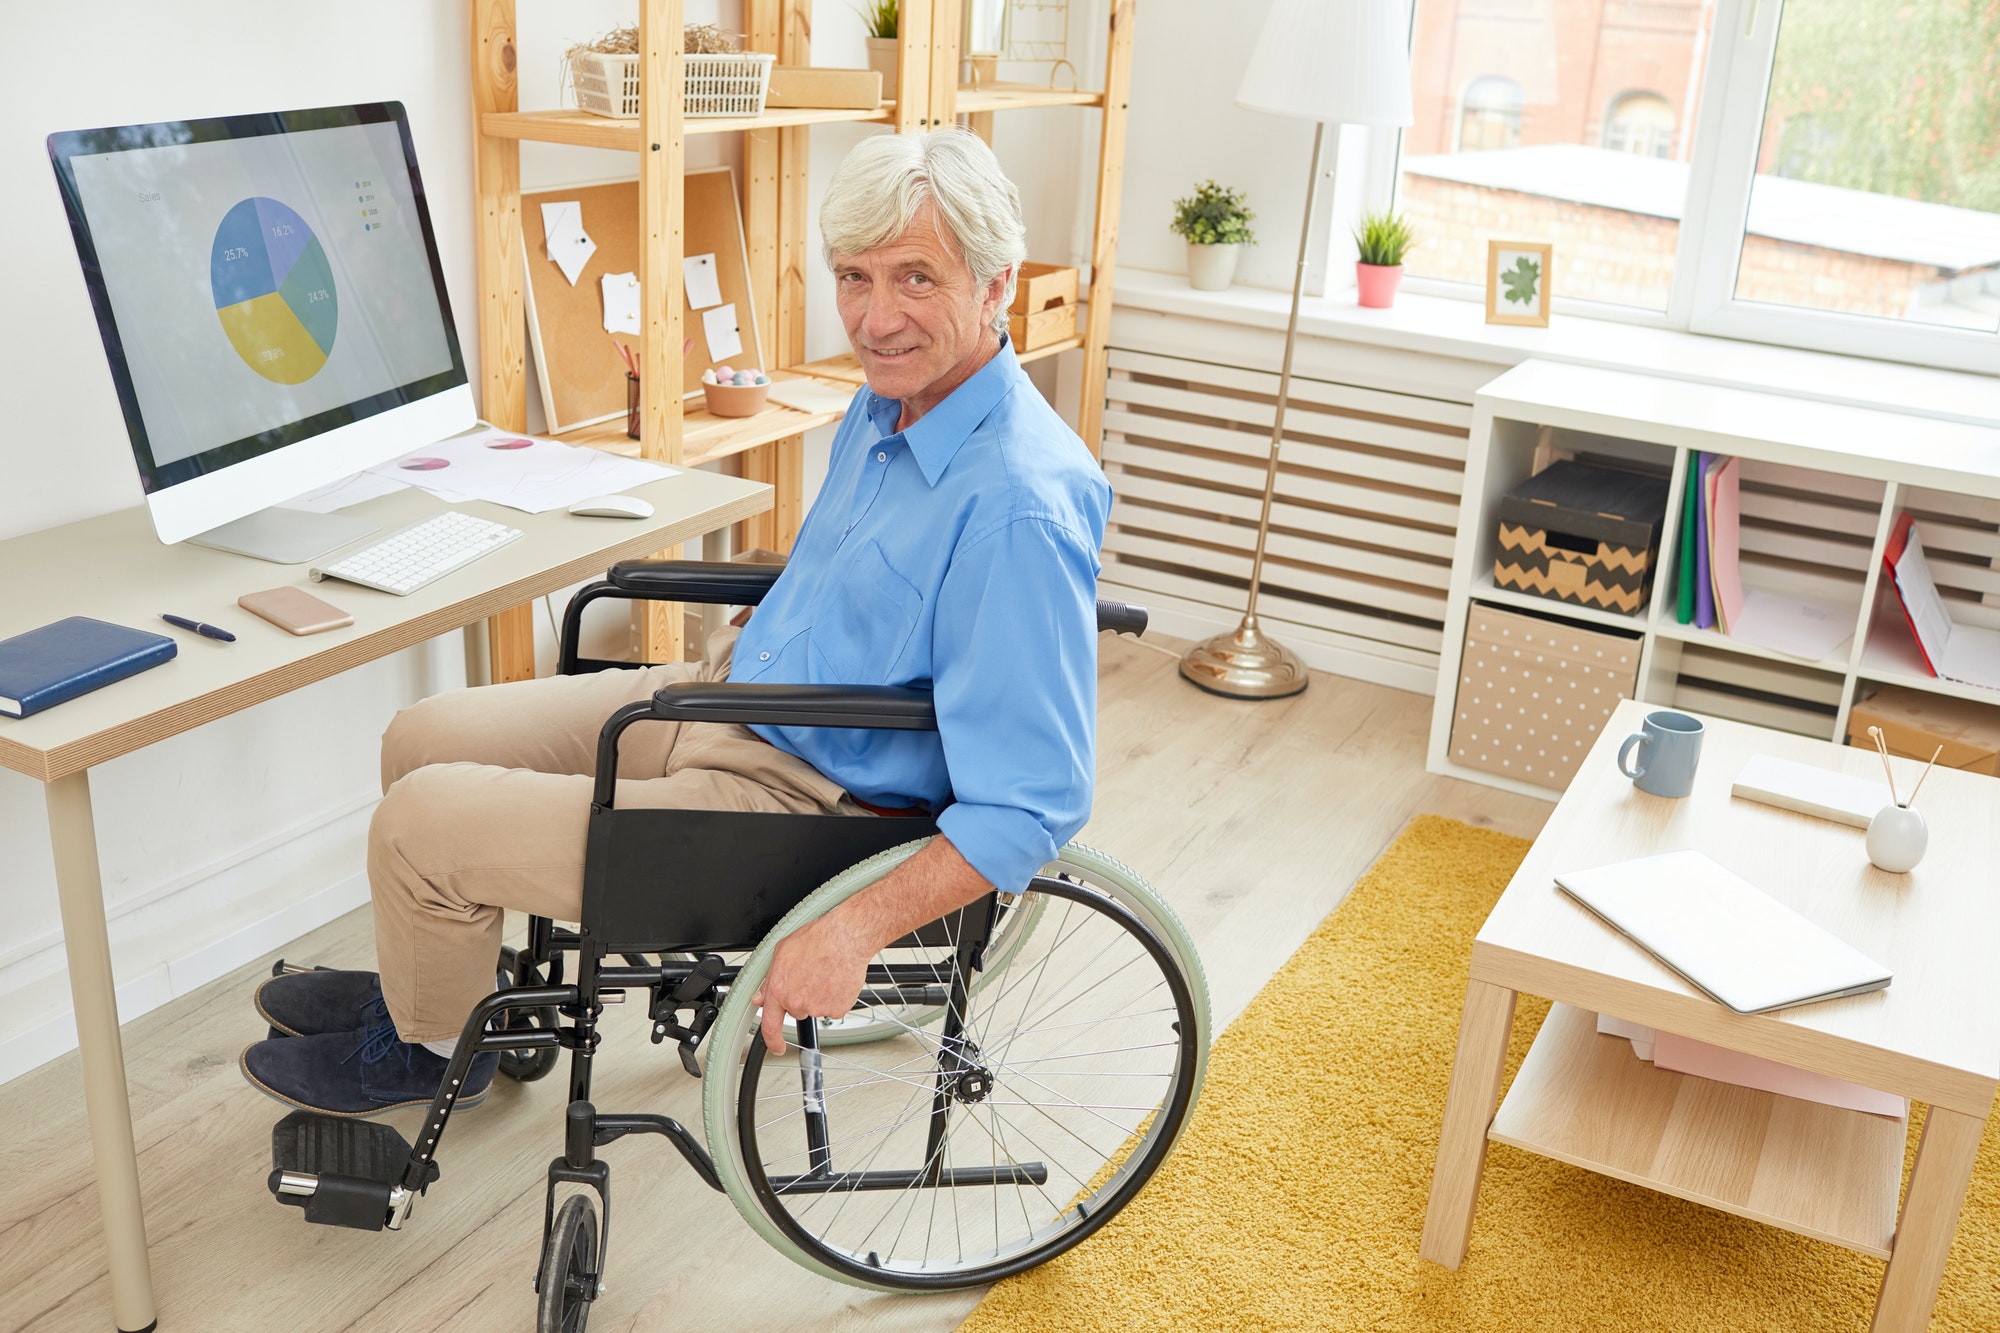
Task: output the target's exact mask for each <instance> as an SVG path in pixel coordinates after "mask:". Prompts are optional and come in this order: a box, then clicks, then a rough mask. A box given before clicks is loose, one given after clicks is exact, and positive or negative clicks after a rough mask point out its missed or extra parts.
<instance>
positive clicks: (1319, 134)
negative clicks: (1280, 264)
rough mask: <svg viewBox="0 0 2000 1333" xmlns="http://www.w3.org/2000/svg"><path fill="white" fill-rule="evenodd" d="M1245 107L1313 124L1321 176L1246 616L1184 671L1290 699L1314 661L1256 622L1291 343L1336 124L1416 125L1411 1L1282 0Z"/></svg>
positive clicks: (1220, 686) (1256, 58) (1222, 686)
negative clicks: (1327, 146) (1304, 658)
mask: <svg viewBox="0 0 2000 1333" xmlns="http://www.w3.org/2000/svg"><path fill="white" fill-rule="evenodd" d="M1236 105H1238V106H1240V107H1243V108H1245V109H1247V110H1250V111H1268V112H1270V113H1271V114H1272V115H1277V116H1296V117H1299V118H1301V119H1305V120H1310V121H1312V122H1313V148H1312V174H1311V175H1310V176H1308V177H1307V178H1306V208H1305V222H1304V225H1302V226H1301V227H1300V228H1299V267H1298V272H1297V273H1296V274H1295V275H1294V276H1293V278H1292V317H1291V320H1290V322H1289V323H1287V324H1286V325H1285V365H1284V370H1283V371H1282V372H1281V373H1280V374H1279V376H1278V406H1277V411H1276V413H1275V417H1274V419H1273V421H1272V423H1271V459H1270V463H1269V465H1268V467H1267V468H1266V470H1265V473H1264V509H1263V513H1262V514H1261V516H1260V517H1259V518H1258V520H1257V554H1256V556H1255V557H1254V558H1253V559H1252V560H1251V562H1250V604H1249V605H1248V607H1246V608H1245V609H1244V612H1243V620H1242V623H1240V624H1238V625H1237V627H1236V628H1235V629H1234V630H1232V631H1230V632H1229V633H1227V634H1218V635H1216V636H1215V637H1214V638H1212V639H1205V640H1203V641H1202V642H1200V643H1198V644H1196V645H1195V646H1194V647H1192V648H1190V649H1188V651H1187V655H1186V656H1185V657H1183V658H1181V674H1182V675H1183V676H1185V677H1187V678H1188V679H1189V680H1191V681H1193V682H1194V683H1195V684H1196V685H1199V686H1201V688H1203V689H1204V690H1208V691H1211V692H1212V693H1215V694H1226V695H1229V696H1231V697H1233V698H1238V699H1282V698H1284V697H1285V696H1286V695H1291V694H1297V693H1298V692H1299V691H1300V690H1303V689H1304V688H1305V687H1306V668H1305V663H1303V662H1301V661H1300V660H1299V656H1298V654H1297V653H1295V652H1293V651H1292V650H1291V649H1289V648H1287V647H1285V646H1284V645H1283V644H1281V643H1278V642H1277V641H1276V640H1274V639H1272V638H1270V637H1269V636H1268V635H1266V634H1265V633H1264V631H1263V628H1262V627H1261V626H1260V625H1259V624H1258V623H1257V588H1258V585H1259V584H1260V583H1261V582H1262V581H1263V577H1264V545H1265V542H1266V541H1267V540H1268V539H1269V537H1270V533H1271V496H1272V494H1273V493H1274V492H1275V491H1276V490H1277V485H1278V447H1279V445H1280V444H1281V443H1282V441H1283V440H1284V437H1285V401H1286V399H1287V398H1288V397H1289V396H1290V394H1291V388H1292V345H1293V343H1294V342H1296V341H1297V339H1298V332H1299V296H1300V294H1301V292H1302V291H1303V290H1304V287H1305V280H1306V247H1307V243H1308V241H1309V239H1310V237H1311V235H1312V218H1313V204H1314V202H1315V199H1316V196H1317V195H1318V192H1319V178H1320V162H1321V159H1322V157H1323V155H1324V150H1325V141H1326V130H1327V126H1328V125H1329V124H1331V125H1333V126H1334V127H1335V130H1334V132H1335V133H1336V134H1338V133H1339V128H1338V127H1339V126H1341V125H1382V126H1390V127H1393V126H1399V125H1408V124H1409V123H1410V119H1411V116H1410V16H1409V9H1408V7H1407V6H1406V4H1405V3H1404V0H1277V2H1276V3H1275V4H1274V5H1272V7H1271V12H1270V15H1269V16H1268V17H1267V18H1266V19H1265V20H1264V27H1263V30H1262V31H1260V32H1259V33H1258V34H1257V45H1256V48H1255V49H1254V50H1252V51H1251V53H1250V65H1249V68H1247V69H1245V70H1244V72H1243V83H1242V85H1241V86H1240V87H1239V88H1238V89H1237V90H1236Z"/></svg>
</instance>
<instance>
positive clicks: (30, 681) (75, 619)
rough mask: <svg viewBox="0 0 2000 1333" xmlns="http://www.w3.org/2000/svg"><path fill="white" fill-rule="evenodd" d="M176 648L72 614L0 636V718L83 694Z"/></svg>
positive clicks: (154, 636) (162, 658)
mask: <svg viewBox="0 0 2000 1333" xmlns="http://www.w3.org/2000/svg"><path fill="white" fill-rule="evenodd" d="M177 651H178V648H177V647H176V645H175V643H174V641H173V640H172V639H169V638H167V637H166V636H165V635H163V634H150V633H148V632H146V631H145V630H142V629H127V628H126V627H125V626H123V625H112V624H107V623H106V622H104V621H102V620H92V619H91V618H90V617H89V616H71V617H70V618H69V619H67V620H58V621H56V622H55V623H54V624H53V625H44V626H42V627H41V628H40V629H31V630H29V631H28V632H27V633H26V634H16V635H15V636H14V637H13V638H11V639H0V716H4V717H26V716H28V714H30V713H39V712H41V711H42V710H43V709H44V708H53V707H55V706H56V705H57V704H59V703H62V702H64V701H66V700H69V699H74V698H76V696H77V695H79V694H88V693H90V692H91V691H92V690H94V689H97V688H98V687H100V686H103V685H109V684H111V682H113V681H116V680H123V679H125V677H127V676H135V675H137V674H138V673H139V672H141V671H144V670H145V669H146V668H147V667H155V666H158V665H159V664H160V663H162V662H164V661H166V660H167V659H168V658H170V657H172V656H173V655H174V653H175V652H177Z"/></svg>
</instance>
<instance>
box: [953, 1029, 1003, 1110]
mask: <svg viewBox="0 0 2000 1333" xmlns="http://www.w3.org/2000/svg"><path fill="white" fill-rule="evenodd" d="M944 1061H945V1085H944V1086H945V1091H946V1092H947V1093H949V1094H950V1095H951V1097H952V1098H953V1099H954V1100H955V1101H958V1102H960V1103H961V1104H963V1105H966V1106H971V1105H973V1104H974V1103H976V1102H983V1101H985V1100H986V1098H987V1097H988V1096H989V1095H991V1094H992V1092H993V1071H992V1070H991V1069H988V1068H987V1067H986V1066H985V1065H982V1064H980V1063H979V1047H978V1045H977V1044H976V1043H974V1042H971V1041H967V1040H965V1039H964V1038H962V1037H961V1038H960V1039H959V1040H958V1041H956V1042H953V1043H952V1044H951V1045H950V1046H948V1047H947V1048H946V1050H945V1056H944Z"/></svg>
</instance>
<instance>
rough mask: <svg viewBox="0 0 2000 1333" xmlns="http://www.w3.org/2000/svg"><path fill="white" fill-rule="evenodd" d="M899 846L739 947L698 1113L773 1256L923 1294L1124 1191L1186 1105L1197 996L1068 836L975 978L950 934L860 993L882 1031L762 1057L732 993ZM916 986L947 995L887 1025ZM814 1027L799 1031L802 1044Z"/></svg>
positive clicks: (1189, 969)
mask: <svg viewBox="0 0 2000 1333" xmlns="http://www.w3.org/2000/svg"><path fill="white" fill-rule="evenodd" d="M914 850H915V845H914V844H913V845H911V846H908V847H902V848H897V849H894V850H892V851H889V852H885V853H883V854H882V855H881V856H878V857H875V858H873V859H871V860H869V861H866V862H863V863H862V864H861V865H858V866H855V867H854V868H853V869H851V870H848V871H846V872H844V873H842V874H841V875H838V876H836V877H835V878H834V879H833V880H831V881H829V882H828V883H827V884H826V885H824V886H822V887H821V888H820V889H818V890H817V891H815V892H814V893H813V894H812V895H811V896H810V897H808V898H807V899H806V900H805V901H804V902H802V903H801V904H800V905H799V906H798V907H797V908H795V909H794V910H793V911H792V912H791V913H790V914H789V915H788V916H787V917H786V918H785V920H784V921H782V922H781V923H780V924H779V925H778V927H777V929H775V930H774V931H773V932H772V933H771V935H770V936H769V937H767V938H766V939H765V940H764V941H763V942H762V943H761V944H760V945H759V946H758V948H757V949H756V951H755V952H754V953H752V954H751V955H750V957H749V959H748V960H747V961H746V962H745V964H744V966H743V971H742V973H741V974H740V975H739V977H738V978H737V982H736V984H735V986H734V987H732V989H731V991H730V995H729V998H728V1000H727V1001H726V1002H725V1003H724V1005H723V1007H722V1012H721V1014H720V1015H719V1017H718V1018H717V1021H716V1025H715V1029H714V1031H713V1032H711V1034H710V1036H709V1043H708V1046H709V1062H708V1072H707V1074H706V1076H705V1077H704V1079H703V1086H702V1093H703V1098H702V1101H703V1108H702V1109H703V1116H704V1124H705V1127H706V1130H707V1136H708V1143H709V1150H710V1152H711V1153H712V1154H713V1155H714V1158H715V1163H716V1169H717V1171H718V1173H719V1174H720V1175H721V1177H722V1181H723V1185H724V1188H725V1189H726V1190H727V1192H728V1194H729V1197H730V1199H731V1201H732V1202H733V1203H735V1205H736V1208H737V1211H738V1212H739V1213H741V1214H742V1216H743V1217H744V1219H745V1220H746V1221H747V1222H749V1223H750V1225H751V1226H752V1227H753V1228H754V1229H755V1230H756V1231H757V1232H758V1233H759V1234H760V1235H762V1236H763V1237H764V1238H765V1239H766V1240H768V1241H770V1242H771V1244H773V1245H774V1246H776V1247H777V1248H778V1249H779V1250H780V1251H782V1252H783V1253H785V1254H786V1255H788V1256H789V1257H791V1258H792V1259H794V1260H795V1261H797V1262H798V1263H800V1264H802V1265H804V1266H805V1267H807V1268H809V1269H812V1270H813V1271H815V1272H818V1273H820V1274H822V1275H824V1276H828V1277H832V1278H837V1279H839V1280H841V1281H845V1282H849V1283H853V1284H855V1285H857V1286H864V1287H874V1288H884V1289H891V1290H939V1289H945V1288H953V1287H966V1286H973V1285H978V1284H981V1283H987V1282H992V1281H995V1280H997V1279H999V1278H1002V1277H1006V1276H1008V1275H1009V1274H1012V1273H1018V1272H1020V1271H1022V1270H1024V1269H1027V1268H1031V1267H1033V1266H1034V1265H1036V1264H1039V1263H1042V1262H1044V1261H1045V1260H1047V1259H1050V1258H1053V1257H1054V1256H1056V1255H1058V1254H1061V1253H1062V1252H1063V1251H1065V1250H1067V1249H1069V1248H1070V1247H1071V1246H1073V1245H1076V1244H1077V1243H1079V1242H1080V1241H1082V1240H1084V1239H1085V1238H1086V1237H1088V1236H1089V1235H1090V1234H1091V1233H1092V1232H1094V1231H1095V1230H1096V1229H1097V1228H1098V1227H1100V1226H1102V1225H1103V1224H1104V1223H1105V1222H1106V1221H1108V1220H1109V1219H1110V1218H1111V1217H1112V1216H1113V1215H1115V1214H1116V1213H1117V1211H1118V1210H1119V1209H1120V1208H1121V1207H1123V1206H1124V1205H1125V1204H1126V1203H1127V1202H1129V1201H1130V1200H1131V1199H1132V1197H1133V1196H1134V1195H1136V1194H1137V1193H1138V1191H1139V1190H1140V1188H1141V1187H1143V1186H1144V1184H1145V1183H1146V1181H1147V1180H1148V1179H1150V1178H1151V1176H1152V1175H1153V1173H1154V1172H1155V1171H1156V1170H1157V1169H1158V1168H1159V1165H1160V1163H1161V1162H1162V1161H1163V1160H1164V1159H1165V1157H1166V1155H1167V1153H1168V1152H1169V1151H1170V1150H1171V1149H1172V1147H1173V1145H1174V1143H1175V1141H1176V1140H1177V1139H1178V1137H1179V1135H1180V1133H1181V1130H1182V1129H1183V1128H1184V1126H1185V1125H1186V1123H1187V1119H1188V1116H1189V1114H1190V1113H1191V1111H1192V1109H1193V1106H1194V1103H1195V1099H1196V1097H1197V1096H1198V1095H1199V1092H1200V1088H1201V1081H1202V1077H1203V1074H1204V1072H1205V1070H1206V1065H1207V1050H1208V1035H1209V1023H1208V994H1207V985H1206V982H1205V980H1204V978H1203V976H1202V971H1201V963H1200V960H1199V959H1198V958H1197V957H1196V955H1195V951H1194V948H1193V945H1192V943H1191V942H1190V941H1189V939H1188V936H1187V933H1186V931H1185V930H1184V929H1182V927H1181V925H1180V923H1179V922H1178V921H1177V920H1176V919H1175V918H1174V915H1173V913H1172V911H1171V910H1170V909H1169V908H1168V907H1167V906H1166V905H1165V904H1164V903H1163V902H1161V901H1160V900H1159V899H1158V897H1157V896H1156V895H1155V894H1154V893H1153V892H1152V890H1151V889H1150V888H1149V887H1148V886H1147V885H1146V884H1145V883H1144V881H1143V880H1141V879H1139V877H1138V876H1136V875H1134V874H1133V873H1132V872H1131V871H1129V870H1127V869H1126V868H1125V867H1123V866H1121V865H1119V864H1118V863H1117V862H1115V861H1112V860H1111V859H1110V858H1108V857H1104V856H1102V855H1100V854H1099V853H1096V852H1093V851H1090V850H1089V849H1087V848H1082V847H1076V846H1072V847H1069V848H1066V849H1064V852H1063V854H1062V858H1061V862H1060V863H1059V864H1060V868H1061V870H1062V873H1063V875H1064V878H1061V879H1054V878H1047V879H1038V880H1037V881H1036V882H1035V884H1034V885H1033V886H1031V887H1030V889H1029V891H1028V892H1027V893H1026V894H1023V895H1022V897H1021V899H1020V901H1019V902H1018V903H1017V904H1016V905H1017V906H1020V905H1026V906H1029V907H1031V908H1032V907H1034V906H1035V905H1036V904H1034V903H1033V902H1031V901H1030V900H1031V899H1037V898H1038V899H1040V900H1041V903H1040V913H1039V922H1038V924H1037V928H1036V929H1035V931H1034V932H1033V933H1032V935H1029V936H1026V937H1024V938H1023V939H1021V940H1020V941H1019V945H1018V947H1016V948H1015V949H1013V950H1012V951H1011V952H1010V953H1009V955H1008V956H1007V957H1006V958H1005V959H1004V960H999V959H989V960H988V964H989V965H988V966H987V967H986V969H985V973H986V974H985V976H984V977H983V978H975V977H974V976H972V975H971V974H969V973H968V972H966V971H965V970H964V964H965V960H966V959H967V957H968V955H969V953H970V950H969V948H965V949H961V948H958V947H956V946H957V945H958V944H959V943H960V941H956V940H954V941H952V942H951V943H950V944H949V945H946V946H940V947H937V948H934V949H932V950H930V951H929V954H930V959H929V963H928V965H927V967H928V970H925V969H921V968H918V967H916V966H914V965H913V964H912V962H911V961H910V958H909V955H910V954H911V953H913V952H915V951H911V950H894V951H884V954H883V955H879V956H878V957H877V958H876V959H875V960H874V962H873V963H872V964H871V966H870V980H869V983H868V984H869V990H867V991H864V993H863V999H864V1002H866V1007H870V1008H874V1009H878V1010H880V1011H881V1012H880V1013H879V1014H876V1015H874V1016H873V1019H874V1021H881V1022H885V1023H889V1024H891V1025H895V1026H897V1027H898V1031H897V1034H896V1035H895V1036H893V1037H890V1038H887V1039H885V1040H881V1041H874V1042H868V1043H866V1044H860V1045H852V1046H845V1047H840V1048H834V1049H806V1050H802V1049H800V1048H799V1047H798V1045H797V1044H796V1043H794V1044H793V1045H791V1046H789V1047H788V1048H787V1050H786V1052H785V1054H784V1055H783V1056H768V1055H767V1054H766V1053H765V1051H764V1047H763V1043H762V1040H761V1038H760V1037H759V1035H758V1031H757V1028H758V1011H757V1009H756V1008H755V1007H754V1006H753V1005H752V1004H751V1002H750V1001H751V998H752V996H753V995H754V994H755V992H756V990H757V987H758V986H759V985H760V984H761V983H762V981H763V978H764V976H765V975H766V973H767V972H768V970H769V967H770V960H771V954H772V951H773V949H775V948H776V946H777V942H778V941H779V940H780V939H782V938H783V937H784V936H786V935H788V934H790V933H791V932H793V931H795V930H797V929H799V928H800V927H802V926H804V925H805V924H806V923H807V922H809V921H811V920H813V919H815V918H816V917H818V916H820V915H823V914H824V913H825V912H827V911H828V910H830V909H831V908H832V907H834V906H835V905H836V904H838V903H840V902H842V901H844V900H845V899H846V898H848V897H850V896H852V895H853V894H855V893H858V892H860V891H861V890H862V889H865V888H867V887H868V886H869V885H870V884H873V883H875V882H876V881H877V880H879V879H881V878H882V876H883V875H885V874H887V873H888V872H889V871H890V870H893V869H894V868H895V867H896V866H897V865H900V864H901V863H902V861H903V860H905V859H907V858H908V856H909V855H911V854H912V853H913V852H914ZM892 955H893V956H892ZM980 979H983V981H984V983H985V984H983V985H975V984H974V982H975V980H980ZM917 985H929V986H932V987H936V986H942V987H943V988H944V989H945V990H946V991H947V993H948V995H949V999H948V1000H947V1002H946V1003H945V1004H944V1005H943V1006H942V1012H941V1016H940V1018H939V1020H938V1022H937V1023H936V1024H935V1025H933V1026H931V1027H918V1026H914V1025H908V1024H901V1023H899V1019H900V1016H901V1013H902V1012H903V1006H899V1005H897V1004H895V1003H893V1002H892V1001H893V1000H894V998H895V997H894V991H895V990H896V988H897V987H898V986H911V987H914V986H917ZM871 996H872V997H873V998H871ZM801 1026H805V1025H801ZM817 1027H818V1024H812V1025H810V1027H809V1028H808V1029H807V1031H804V1032H801V1033H800V1034H799V1035H800V1036H801V1037H810V1038H812V1039H813V1041H812V1042H811V1044H812V1045H813V1046H815V1047H817V1046H818V1043H817V1040H816V1038H817V1031H816V1029H817Z"/></svg>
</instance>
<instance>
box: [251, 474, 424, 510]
mask: <svg viewBox="0 0 2000 1333" xmlns="http://www.w3.org/2000/svg"><path fill="white" fill-rule="evenodd" d="M408 487H409V483H408V482H406V481H400V480H398V479H396V478H394V477H378V476H376V475H375V474H374V473H373V472H357V473H355V474H354V475H353V476H351V477H342V478H341V479H340V480H339V481H334V482H328V483H327V484H326V485H324V486H319V487H315V488H314V489H312V490H310V491H307V492H306V493H305V494H304V495H295V496H293V497H292V498H291V499H289V500H287V501H285V502H284V503H283V504H281V505H273V506H272V508H274V509H301V510H304V511H305V512H306V513H308V514H331V513H332V512H333V511H334V510H336V509H345V508H347V507H348V506H349V505H358V504H360V503H361V502H362V501H363V500H373V499H374V498H375V497H376V496H378V495H388V494H390V493H392V492H395V491H400V490H405V489H407V488H408Z"/></svg>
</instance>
